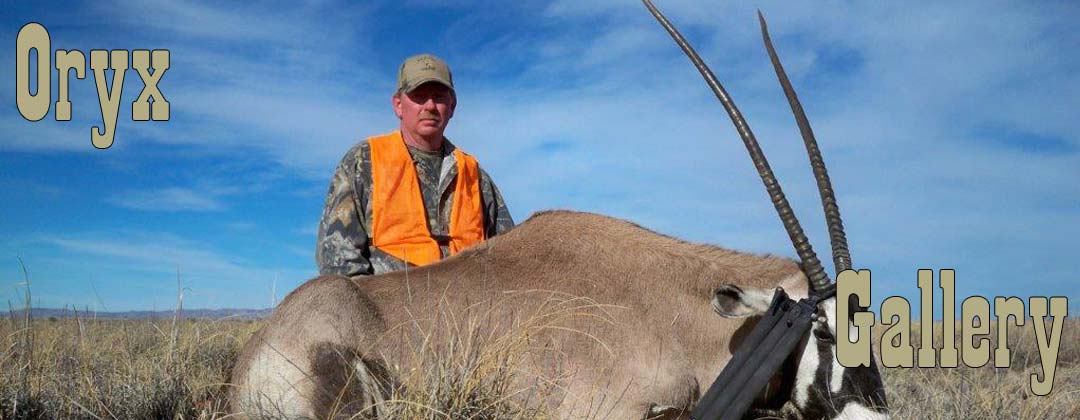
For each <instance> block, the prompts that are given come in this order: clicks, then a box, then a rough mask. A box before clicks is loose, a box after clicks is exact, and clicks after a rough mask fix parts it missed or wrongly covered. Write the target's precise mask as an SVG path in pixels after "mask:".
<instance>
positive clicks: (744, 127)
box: [642, 0, 834, 292]
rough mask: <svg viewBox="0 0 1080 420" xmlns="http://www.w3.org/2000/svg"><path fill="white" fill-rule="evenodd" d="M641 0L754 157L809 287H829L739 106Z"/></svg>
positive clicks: (667, 24) (668, 24) (680, 38)
mask: <svg viewBox="0 0 1080 420" xmlns="http://www.w3.org/2000/svg"><path fill="white" fill-rule="evenodd" d="M642 1H643V2H644V3H645V7H647V8H649V12H650V13H652V15H653V17H655V18H656V20H657V21H658V22H660V25H661V26H663V27H664V29H666V30H667V31H668V33H669V34H671V37H672V38H673V39H674V40H675V43H676V44H679V48H682V50H683V52H685V53H686V56H687V57H689V58H690V61H691V62H693V63H694V67H696V68H697V69H698V72H699V73H701V76H702V77H704V78H705V83H707V84H708V85H709V88H710V89H712V91H713V93H714V94H716V98H717V99H719V100H720V103H721V104H722V105H723V106H724V109H725V110H726V111H727V113H728V116H730V117H731V122H732V123H734V124H735V130H736V131H738V132H739V136H740V137H742V140H743V144H744V145H746V151H747V152H748V153H750V158H751V159H752V160H753V161H754V166H755V167H756V168H757V170H758V175H760V176H761V182H762V183H764V184H765V190H766V191H768V193H769V199H771V200H772V203H773V207H775V208H776V212H777V214H778V215H779V216H780V221H781V222H783V223H784V229H786V230H787V233H788V236H789V237H790V238H791V244H792V245H793V246H794V247H795V252H796V253H798V255H799V259H800V260H801V261H802V265H803V271H804V272H805V273H806V277H807V278H808V279H809V282H810V289H811V290H813V291H817V292H822V291H827V290H830V289H831V288H833V287H834V286H833V285H832V282H831V281H830V280H829V275H828V274H826V273H825V269H824V268H822V266H821V261H819V260H818V258H817V254H815V253H814V248H813V247H812V246H811V245H810V241H809V240H808V239H807V238H806V234H805V233H804V232H803V229H802V227H801V226H800V225H799V221H798V219H796V218H795V212H794V211H793V210H792V209H791V204H789V203H788V201H787V198H786V197H784V191H783V190H781V189H780V184H779V182H777V180H776V176H775V175H773V172H772V168H770V167H769V162H768V161H767V160H766V159H765V154H764V153H762V152H761V146H759V145H758V142H757V139H756V138H755V137H754V133H753V132H751V131H750V126H749V125H748V124H747V123H746V119H745V118H743V116H742V113H740V112H739V109H738V108H736V107H735V103H734V102H733V101H732V100H731V97H730V96H728V93H727V91H726V90H724V87H723V86H721V85H720V82H719V81H717V80H716V76H715V75H713V73H712V70H709V67H708V66H706V65H705V63H704V62H703V61H702V60H701V57H699V56H698V54H697V52H695V51H694V48H693V47H691V46H690V44H689V43H688V42H686V39H685V38H683V36H682V34H680V33H679V31H678V30H677V29H675V27H674V26H672V25H671V22H668V20H667V18H666V17H664V15H663V14H662V13H660V11H659V10H657V9H656V6H653V4H652V2H650V1H649V0H642Z"/></svg>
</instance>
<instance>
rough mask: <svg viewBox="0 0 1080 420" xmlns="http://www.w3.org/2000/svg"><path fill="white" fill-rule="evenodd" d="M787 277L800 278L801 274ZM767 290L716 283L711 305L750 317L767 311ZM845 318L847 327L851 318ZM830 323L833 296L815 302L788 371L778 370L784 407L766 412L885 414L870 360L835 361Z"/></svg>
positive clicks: (820, 415) (805, 415)
mask: <svg viewBox="0 0 1080 420" xmlns="http://www.w3.org/2000/svg"><path fill="white" fill-rule="evenodd" d="M792 280H798V281H805V280H803V279H801V278H798V279H792ZM773 293H774V290H772V289H755V288H749V287H739V286H735V285H722V286H721V287H719V288H717V289H716V290H715V291H714V294H713V299H712V307H713V310H714V311H716V313H717V314H719V315H720V316H722V317H725V318H744V317H749V316H755V315H759V314H762V313H764V312H765V311H766V310H768V307H769V303H770V301H771V300H772V295H773ZM804 297H806V296H805V293H802V294H801V295H800V294H793V295H791V298H792V299H796V300H798V299H801V298H804ZM851 313H854V312H853V311H852V312H851ZM846 322H848V324H849V326H851V320H847V321H846ZM836 325H837V323H836V298H832V299H827V300H825V301H823V302H821V304H819V305H818V312H817V320H815V321H814V323H813V326H812V327H811V329H810V334H807V337H806V338H805V339H804V341H803V343H802V344H800V346H799V347H798V348H796V350H795V353H794V354H793V355H792V360H789V362H788V363H791V364H792V365H794V370H795V372H794V374H793V375H791V376H787V375H786V374H782V375H781V376H783V377H784V378H782V379H780V380H781V381H782V383H781V385H780V388H781V389H785V390H790V392H791V395H790V396H789V397H788V399H787V403H788V404H785V406H787V408H785V409H784V410H782V411H767V412H771V413H775V414H774V415H778V416H782V417H795V418H813V419H819V418H828V419H887V418H889V415H888V409H887V408H886V407H887V406H886V400H885V391H884V387H883V386H882V383H881V375H880V374H879V373H878V370H877V367H876V365H873V364H871V367H868V368H851V369H849V368H845V367H844V366H842V365H840V363H839V362H838V361H837V360H836ZM848 331H849V334H850V335H851V337H849V338H850V339H851V340H852V341H854V340H855V339H857V338H858V331H857V330H856V329H855V328H849V329H848ZM871 363H873V360H872V359H871ZM792 377H793V379H792ZM792 382H794V383H792ZM785 392H786V391H785ZM770 400H771V398H770ZM791 408H793V409H794V410H790V409H791ZM791 411H794V413H792V412H791ZM748 415H749V416H750V417H753V416H754V415H753V414H750V413H748Z"/></svg>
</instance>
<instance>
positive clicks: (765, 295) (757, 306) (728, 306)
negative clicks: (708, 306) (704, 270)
mask: <svg viewBox="0 0 1080 420" xmlns="http://www.w3.org/2000/svg"><path fill="white" fill-rule="evenodd" d="M773 293H775V290H774V289H761V288H752V287H747V288H742V287H739V286H736V285H734V284H725V285H722V286H720V287H718V288H717V289H716V291H715V292H713V298H712V306H713V310H714V311H716V313H717V314H719V315H720V316H722V317H724V318H745V317H748V316H754V315H761V314H763V313H765V311H767V310H768V309H769V304H770V303H772V297H773Z"/></svg>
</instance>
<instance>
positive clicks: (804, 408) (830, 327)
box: [792, 298, 889, 419]
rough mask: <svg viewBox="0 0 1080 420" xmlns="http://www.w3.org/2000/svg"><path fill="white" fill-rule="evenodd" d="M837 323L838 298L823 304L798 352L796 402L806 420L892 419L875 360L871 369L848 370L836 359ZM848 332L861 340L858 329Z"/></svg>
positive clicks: (793, 399) (794, 394)
mask: <svg viewBox="0 0 1080 420" xmlns="http://www.w3.org/2000/svg"><path fill="white" fill-rule="evenodd" d="M845 322H848V323H849V325H850V323H851V321H850V320H845ZM836 323H837V320H836V298H832V299H828V300H826V301H823V302H822V303H821V304H820V305H819V306H818V318H817V320H816V321H814V324H813V326H812V327H811V331H810V334H809V337H808V338H807V340H806V341H805V345H804V347H802V348H801V349H800V350H797V351H801V354H800V355H799V356H798V361H797V363H798V368H797V372H796V374H795V387H794V390H793V395H792V402H793V403H794V404H795V407H796V408H797V410H798V411H799V414H801V416H802V417H805V418H829V419H887V418H889V414H888V410H887V408H886V401H885V390H884V387H883V385H882V382H881V375H880V373H879V372H878V370H877V367H876V366H875V365H874V364H873V363H874V361H873V360H871V367H868V368H845V367H844V366H842V365H840V362H838V361H837V360H836ZM848 331H849V335H851V337H849V339H851V340H853V341H854V340H855V339H857V338H858V330H856V329H855V328H853V327H852V328H849V329H848Z"/></svg>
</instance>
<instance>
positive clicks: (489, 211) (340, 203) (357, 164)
mask: <svg viewBox="0 0 1080 420" xmlns="http://www.w3.org/2000/svg"><path fill="white" fill-rule="evenodd" d="M454 148H455V147H454V145H453V144H452V143H450V141H449V140H448V139H444V140H443V147H442V150H441V151H439V152H425V151H422V150H419V149H416V148H413V147H409V154H410V155H411V156H412V160H413V164H414V165H415V167H416V175H417V178H418V180H419V182H420V195H421V196H422V197H423V199H424V208H425V211H426V213H427V219H428V231H430V232H431V234H432V235H447V234H448V233H449V230H450V229H449V228H450V226H449V221H450V211H451V210H452V209H453V201H452V200H453V199H454V188H455V185H456V180H457V159H456V158H454V154H453V151H454ZM480 196H481V205H482V208H483V211H484V229H485V234H486V235H487V237H489V238H490V237H492V236H495V235H497V234H500V233H503V232H506V231H508V230H510V229H511V228H513V227H514V221H513V219H511V217H510V212H509V211H508V210H507V209H506V203H505V202H504V201H503V198H502V195H501V194H500V193H499V189H498V188H496V187H495V183H494V182H492V181H491V177H490V176H488V174H487V172H484V170H483V169H482V168H481V169H480ZM370 231H371V148H370V147H369V146H368V144H367V142H366V141H361V142H359V143H357V144H356V145H354V146H353V147H352V148H350V149H349V151H348V152H346V153H345V157H343V158H342V159H341V163H339V164H338V167H337V170H335V171H334V177H333V179H331V180H330V191H329V192H328V193H327V196H326V204H325V206H324V207H323V214H322V220H321V221H320V222H319V233H318V239H317V240H316V244H315V262H316V264H318V266H319V273H320V274H341V275H345V276H349V277H353V276H361V275H370V274H379V273H385V272H387V271H394V270H400V269H403V268H405V267H406V263H405V262H404V261H402V260H400V259H397V258H396V257H394V256H391V255H389V254H386V253H384V252H382V251H381V250H379V249H378V248H375V247H373V246H371V243H370V240H371V239H370V238H369V237H368V232H370ZM440 249H441V251H442V256H443V258H445V257H446V256H448V255H449V249H448V247H446V246H440Z"/></svg>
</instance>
